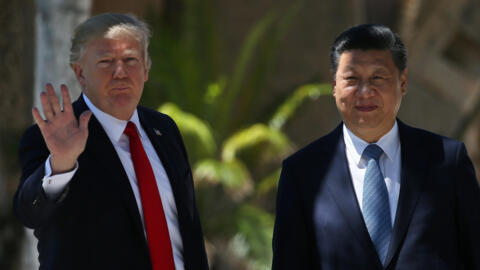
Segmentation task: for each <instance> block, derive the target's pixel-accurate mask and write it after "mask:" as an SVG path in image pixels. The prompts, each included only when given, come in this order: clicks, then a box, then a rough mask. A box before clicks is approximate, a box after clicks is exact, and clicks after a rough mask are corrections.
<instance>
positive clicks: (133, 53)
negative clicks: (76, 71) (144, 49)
mask: <svg viewBox="0 0 480 270" xmlns="http://www.w3.org/2000/svg"><path fill="white" fill-rule="evenodd" d="M112 55H114V53H112V52H110V51H98V52H97V53H96V54H95V56H96V57H99V58H102V57H110V56H112ZM141 55H142V54H141V52H140V51H139V50H136V49H127V50H125V51H124V52H123V56H141Z"/></svg>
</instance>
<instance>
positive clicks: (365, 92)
mask: <svg viewBox="0 0 480 270" xmlns="http://www.w3.org/2000/svg"><path fill="white" fill-rule="evenodd" d="M374 92H375V89H374V87H373V85H371V84H370V83H369V82H368V81H367V80H361V81H360V83H359V85H358V90H357V95H359V96H365V97H367V96H371V95H373V93H374Z"/></svg>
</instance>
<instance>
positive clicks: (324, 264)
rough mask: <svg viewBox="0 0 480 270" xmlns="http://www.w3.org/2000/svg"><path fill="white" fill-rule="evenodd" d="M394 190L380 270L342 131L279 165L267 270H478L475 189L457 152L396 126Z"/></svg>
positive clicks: (455, 145)
mask: <svg viewBox="0 0 480 270" xmlns="http://www.w3.org/2000/svg"><path fill="white" fill-rule="evenodd" d="M398 127H399V136H400V142H401V159H402V160H401V163H402V165H401V184H400V185H401V186H400V195H399V200H398V207H397V212H396V217H395V221H394V227H393V232H392V238H391V242H390V247H389V250H388V254H387V259H386V267H383V266H382V264H381V263H380V260H379V259H378V256H377V253H376V251H375V247H374V245H373V243H372V241H371V239H370V236H369V234H368V231H367V229H366V226H365V223H364V220H363V216H362V213H361V210H360V207H359V205H358V201H357V198H356V195H355V191H354V188H353V184H352V180H351V177H350V171H349V168H348V162H347V157H346V154H345V144H344V140H343V131H342V125H340V126H339V127H338V128H337V129H335V130H334V131H333V132H332V133H330V134H328V135H327V136H325V137H323V138H320V139H319V140H317V141H315V142H313V143H312V144H310V145H309V146H307V147H305V148H304V149H302V150H300V151H299V152H297V153H295V154H294V155H293V156H291V157H289V158H288V159H287V160H285V161H284V163H283V169H282V175H281V177H280V183H279V187H278V197H277V216H276V221H275V232H274V239H273V252H274V258H273V269H274V270H279V269H322V270H333V269H345V270H352V269H362V270H363V269H368V270H370V269H396V270H400V269H402V270H403V269H408V270H417V269H418V270H430V269H442V270H443V269H451V270H460V269H466V270H479V269H480V189H479V185H478V182H477V181H476V177H475V172H474V169H473V166H472V163H471V161H470V159H469V158H468V156H467V153H466V150H465V146H464V145H463V144H462V143H460V142H457V141H454V140H451V139H447V138H445V137H441V136H438V135H435V134H433V133H430V132H426V131H423V130H419V129H415V128H412V127H408V126H406V125H405V124H403V123H401V122H400V121H398Z"/></svg>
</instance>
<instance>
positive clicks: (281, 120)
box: [269, 83, 332, 130]
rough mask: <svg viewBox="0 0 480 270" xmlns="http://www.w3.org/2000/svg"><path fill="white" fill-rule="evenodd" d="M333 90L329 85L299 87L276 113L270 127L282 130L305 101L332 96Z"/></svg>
mask: <svg viewBox="0 0 480 270" xmlns="http://www.w3.org/2000/svg"><path fill="white" fill-rule="evenodd" d="M331 89H332V86H331V84H327V83H322V84H306V85H302V86H300V87H298V88H297V89H296V90H295V91H294V93H293V94H292V95H291V96H290V97H289V98H288V99H287V100H286V101H285V102H284V103H283V104H282V105H281V106H280V107H279V108H278V110H277V111H276V112H275V114H274V115H273V117H272V118H271V120H270V122H269V126H270V127H271V128H273V129H276V130H280V129H281V128H282V127H283V126H284V124H285V123H286V122H287V121H288V119H289V118H290V117H291V116H292V115H293V113H294V112H295V110H296V109H297V108H298V106H300V104H302V102H303V101H305V100H306V99H317V98H318V97H320V96H322V95H330V94H331V93H332V90H331Z"/></svg>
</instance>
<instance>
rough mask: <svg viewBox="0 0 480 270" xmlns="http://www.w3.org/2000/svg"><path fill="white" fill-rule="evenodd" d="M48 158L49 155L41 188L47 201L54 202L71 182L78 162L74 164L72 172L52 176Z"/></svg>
mask: <svg viewBox="0 0 480 270" xmlns="http://www.w3.org/2000/svg"><path fill="white" fill-rule="evenodd" d="M50 157H51V155H50V156H48V158H47V161H46V162H45V176H44V177H43V179H42V187H43V190H44V191H45V195H47V198H48V199H49V200H55V199H56V198H58V196H60V194H62V192H63V191H64V190H65V188H66V187H67V185H68V183H69V182H70V180H72V178H73V175H74V174H75V172H76V171H77V169H78V162H75V168H73V170H71V171H69V172H66V173H61V174H56V175H52V167H50Z"/></svg>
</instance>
